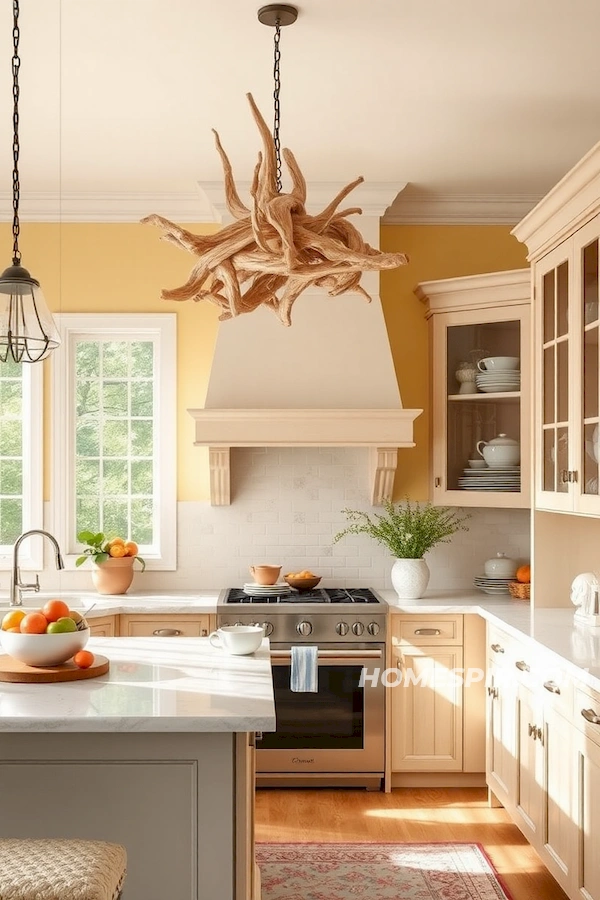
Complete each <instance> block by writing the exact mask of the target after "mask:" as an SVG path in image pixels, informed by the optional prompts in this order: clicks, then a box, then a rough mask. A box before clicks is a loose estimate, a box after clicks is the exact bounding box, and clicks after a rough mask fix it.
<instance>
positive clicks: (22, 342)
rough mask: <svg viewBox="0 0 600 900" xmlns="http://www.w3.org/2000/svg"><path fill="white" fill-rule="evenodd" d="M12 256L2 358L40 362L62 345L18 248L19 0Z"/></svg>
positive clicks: (0, 301) (2, 278)
mask: <svg viewBox="0 0 600 900" xmlns="http://www.w3.org/2000/svg"><path fill="white" fill-rule="evenodd" d="M12 34H13V57H12V72H13V173H12V199H13V225H12V233H13V258H12V265H11V266H9V267H8V268H7V269H5V270H4V272H3V273H2V275H0V361H1V362H6V361H7V360H13V361H14V362H17V363H21V362H29V363H34V362H39V361H40V360H42V359H45V358H46V357H47V356H48V355H49V354H50V353H51V352H52V350H55V349H56V348H57V347H58V346H59V345H60V336H59V333H58V330H57V328H56V325H55V324H54V320H53V318H52V315H51V314H50V311H49V309H48V307H47V305H46V301H45V299H44V295H43V293H42V289H41V288H40V283H39V281H37V280H36V279H35V278H32V276H31V275H30V274H29V272H28V271H27V269H25V268H24V267H23V266H22V265H21V252H20V250H19V232H20V224H19V199H20V190H21V186H20V182H19V151H20V144H19V92H20V89H19V69H20V66H21V60H20V58H19V37H20V30H19V0H13V29H12Z"/></svg>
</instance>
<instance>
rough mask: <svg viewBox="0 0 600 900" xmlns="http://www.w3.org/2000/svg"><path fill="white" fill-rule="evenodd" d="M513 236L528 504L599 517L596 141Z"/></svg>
mask: <svg viewBox="0 0 600 900" xmlns="http://www.w3.org/2000/svg"><path fill="white" fill-rule="evenodd" d="M513 234H515V236H516V237H517V238H518V239H519V240H520V241H523V242H524V243H526V244H527V248H528V250H529V259H530V261H531V266H532V272H533V285H534V362H535V384H536V394H535V398H534V408H535V417H534V423H535V424H534V458H535V471H534V496H535V506H536V508H537V509H542V510H554V511H563V512H577V513H585V514H587V515H600V485H599V482H600V478H599V466H598V460H599V458H600V442H599V434H600V356H599V335H600V319H599V312H598V299H599V292H598V284H599V282H598V278H599V264H598V260H599V247H600V144H598V145H597V146H596V147H594V148H593V150H591V151H590V153H588V154H587V156H585V157H584V158H583V159H582V160H581V161H580V162H579V163H578V164H577V165H576V166H575V167H574V168H573V169H572V170H571V171H570V172H569V173H568V174H567V175H566V176H565V177H564V178H563V179H562V181H560V182H559V183H558V184H557V185H556V187H555V188H553V190H552V191H551V192H550V193H549V194H548V195H547V196H546V197H545V198H544V199H543V200H542V201H541V202H540V203H539V204H538V205H537V206H536V207H535V208H534V209H533V210H532V211H531V212H530V213H529V215H528V216H526V218H525V219H523V221H522V222H521V223H519V225H518V226H517V227H516V228H515V229H514V231H513Z"/></svg>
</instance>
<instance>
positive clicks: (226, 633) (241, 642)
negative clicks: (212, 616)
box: [208, 625, 265, 656]
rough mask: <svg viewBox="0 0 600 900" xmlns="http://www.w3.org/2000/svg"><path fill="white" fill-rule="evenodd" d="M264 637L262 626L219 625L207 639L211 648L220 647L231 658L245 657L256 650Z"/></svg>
mask: <svg viewBox="0 0 600 900" xmlns="http://www.w3.org/2000/svg"><path fill="white" fill-rule="evenodd" d="M264 636H265V632H264V629H263V627H262V625H221V627H220V628H218V629H217V631H213V632H212V634H211V635H209V638H208V639H209V641H210V642H211V644H212V645H213V647H220V648H221V650H225V651H226V652H227V653H230V654H231V655H232V656H245V655H246V654H247V653H254V651H255V650H258V648H259V647H260V645H261V643H262V639H263V638H264Z"/></svg>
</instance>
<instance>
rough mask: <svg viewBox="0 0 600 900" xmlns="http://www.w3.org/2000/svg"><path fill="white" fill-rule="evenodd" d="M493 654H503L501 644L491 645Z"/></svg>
mask: <svg viewBox="0 0 600 900" xmlns="http://www.w3.org/2000/svg"><path fill="white" fill-rule="evenodd" d="M492 650H493V651H494V653H504V647H503V646H502V645H501V644H492Z"/></svg>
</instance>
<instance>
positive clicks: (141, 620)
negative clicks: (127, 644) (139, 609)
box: [119, 613, 213, 637]
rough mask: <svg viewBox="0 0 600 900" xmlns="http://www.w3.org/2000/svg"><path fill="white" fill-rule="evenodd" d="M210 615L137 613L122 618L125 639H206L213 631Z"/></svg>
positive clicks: (122, 632)
mask: <svg viewBox="0 0 600 900" xmlns="http://www.w3.org/2000/svg"><path fill="white" fill-rule="evenodd" d="M212 618H213V617H211V616H209V615H199V614H197V613H189V614H188V613H180V614H175V615H170V614H168V613H135V614H132V615H122V616H120V624H119V628H120V632H119V633H120V634H121V635H122V636H124V637H150V636H155V637H206V636H207V635H208V634H209V633H210V631H211V619H212Z"/></svg>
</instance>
